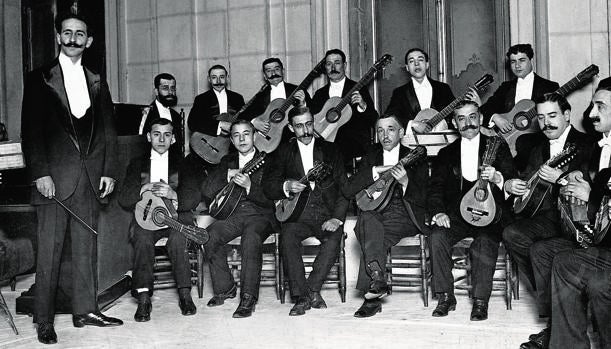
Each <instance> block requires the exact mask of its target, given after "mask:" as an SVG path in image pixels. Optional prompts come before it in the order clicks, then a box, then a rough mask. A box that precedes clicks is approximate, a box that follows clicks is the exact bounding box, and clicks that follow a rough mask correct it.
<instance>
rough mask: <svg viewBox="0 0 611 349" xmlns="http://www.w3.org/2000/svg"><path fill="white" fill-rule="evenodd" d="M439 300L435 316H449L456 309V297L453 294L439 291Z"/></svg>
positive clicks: (434, 312)
mask: <svg viewBox="0 0 611 349" xmlns="http://www.w3.org/2000/svg"><path fill="white" fill-rule="evenodd" d="M437 298H438V299H439V301H438V302H437V307H436V308H435V310H433V316H434V317H441V316H447V315H448V313H449V312H450V311H452V310H456V298H455V297H454V295H453V294H448V293H439V294H437Z"/></svg>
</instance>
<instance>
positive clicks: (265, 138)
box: [253, 59, 325, 153]
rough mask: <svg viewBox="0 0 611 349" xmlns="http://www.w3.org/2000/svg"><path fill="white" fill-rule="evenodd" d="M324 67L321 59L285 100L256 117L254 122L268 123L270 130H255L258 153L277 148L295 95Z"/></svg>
mask: <svg viewBox="0 0 611 349" xmlns="http://www.w3.org/2000/svg"><path fill="white" fill-rule="evenodd" d="M324 66H325V60H324V59H322V60H321V61H320V62H318V64H316V66H315V67H314V69H312V71H311V72H310V73H309V74H308V75H307V76H306V77H305V79H303V81H302V82H301V83H300V84H299V86H297V88H295V90H294V91H293V93H291V94H290V95H289V96H288V97H287V98H286V99H283V98H276V99H274V100H273V101H271V102H270V103H269V105H268V106H267V108H266V109H265V111H264V112H263V114H261V115H259V116H257V117H256V118H254V119H253V121H254V120H260V121H262V122H269V124H270V129H269V131H267V132H263V131H262V130H257V133H256V134H255V146H256V147H257V149H259V150H260V151H264V152H267V153H271V152H272V151H274V150H276V148H278V145H279V144H280V141H281V140H282V132H283V130H284V127H285V126H286V125H287V124H288V118H287V117H286V113H287V112H288V111H289V109H291V108H292V107H293V104H294V103H295V101H296V100H297V99H296V98H295V93H296V92H297V91H299V90H302V91H306V89H307V88H308V86H310V84H312V81H314V79H316V78H317V77H318V76H319V75H320V74H322V73H323V68H324Z"/></svg>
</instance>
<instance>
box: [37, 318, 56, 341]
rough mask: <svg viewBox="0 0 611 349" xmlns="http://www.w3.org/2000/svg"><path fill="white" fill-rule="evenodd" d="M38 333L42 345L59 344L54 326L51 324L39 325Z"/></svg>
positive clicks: (42, 323) (43, 323)
mask: <svg viewBox="0 0 611 349" xmlns="http://www.w3.org/2000/svg"><path fill="white" fill-rule="evenodd" d="M36 332H37V333H38V341H39V342H40V343H42V344H55V343H57V334H56V333H55V329H54V328H53V324H52V323H50V322H41V323H39V324H38V328H37V329H36Z"/></svg>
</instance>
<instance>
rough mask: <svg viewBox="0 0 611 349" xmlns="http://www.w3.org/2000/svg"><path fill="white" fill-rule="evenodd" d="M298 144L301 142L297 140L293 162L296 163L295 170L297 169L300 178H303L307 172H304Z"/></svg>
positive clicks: (294, 144) (294, 145) (294, 146)
mask: <svg viewBox="0 0 611 349" xmlns="http://www.w3.org/2000/svg"><path fill="white" fill-rule="evenodd" d="M297 142H299V141H298V140H295V142H294V143H293V149H292V150H293V161H294V162H295V168H297V173H298V174H299V178H303V177H304V176H305V171H304V170H303V161H301V153H300V152H299V145H298V144H297Z"/></svg>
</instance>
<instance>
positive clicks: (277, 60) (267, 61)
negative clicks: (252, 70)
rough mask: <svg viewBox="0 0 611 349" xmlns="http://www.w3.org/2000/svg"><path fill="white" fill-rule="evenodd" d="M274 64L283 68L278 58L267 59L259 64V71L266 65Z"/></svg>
mask: <svg viewBox="0 0 611 349" xmlns="http://www.w3.org/2000/svg"><path fill="white" fill-rule="evenodd" d="M274 62H276V63H278V64H279V65H280V68H282V69H284V66H283V65H282V61H281V60H280V58H277V57H269V58H267V59H266V60H264V61H263V63H262V64H261V69H265V66H266V65H267V64H270V63H274Z"/></svg>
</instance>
